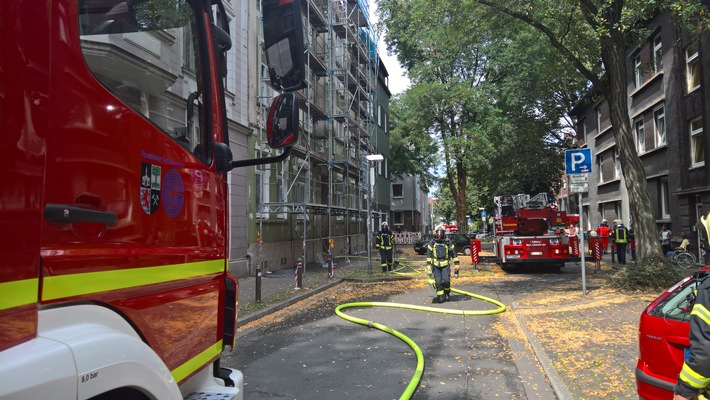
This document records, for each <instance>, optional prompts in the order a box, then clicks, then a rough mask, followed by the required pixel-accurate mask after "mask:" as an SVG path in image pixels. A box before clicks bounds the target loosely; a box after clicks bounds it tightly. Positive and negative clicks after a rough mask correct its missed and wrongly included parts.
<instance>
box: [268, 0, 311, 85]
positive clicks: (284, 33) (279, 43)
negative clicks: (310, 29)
mask: <svg viewBox="0 0 710 400" xmlns="http://www.w3.org/2000/svg"><path fill="white" fill-rule="evenodd" d="M300 3H301V2H300V0H262V13H263V28H264V48H265V50H266V63H267V65H268V68H269V79H270V80H271V86H272V87H274V88H275V89H277V90H283V91H286V92H293V91H295V90H299V89H302V88H304V87H306V81H305V79H306V65H305V62H304V55H303V54H304V50H305V48H304V46H303V21H302V20H301V4H300Z"/></svg>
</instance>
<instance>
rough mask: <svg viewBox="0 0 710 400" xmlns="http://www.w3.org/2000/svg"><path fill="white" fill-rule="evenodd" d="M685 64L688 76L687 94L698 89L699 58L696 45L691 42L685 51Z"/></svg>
mask: <svg viewBox="0 0 710 400" xmlns="http://www.w3.org/2000/svg"><path fill="white" fill-rule="evenodd" d="M685 60H686V61H685V64H686V71H687V76H688V78H687V79H688V93H690V92H692V91H693V90H695V89H697V88H698V87H700V57H698V43H697V42H693V43H691V44H689V45H688V48H686V49H685Z"/></svg>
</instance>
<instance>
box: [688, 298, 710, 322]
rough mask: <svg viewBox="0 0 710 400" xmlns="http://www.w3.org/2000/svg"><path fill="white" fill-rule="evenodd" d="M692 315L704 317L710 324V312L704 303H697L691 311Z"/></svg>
mask: <svg viewBox="0 0 710 400" xmlns="http://www.w3.org/2000/svg"><path fill="white" fill-rule="evenodd" d="M690 315H691V316H692V315H695V316H696V317H698V318H700V319H702V320H703V321H705V323H706V324H708V325H710V312H708V309H707V308H705V306H703V305H702V304H698V303H695V305H694V306H693V311H692V312H691V313H690Z"/></svg>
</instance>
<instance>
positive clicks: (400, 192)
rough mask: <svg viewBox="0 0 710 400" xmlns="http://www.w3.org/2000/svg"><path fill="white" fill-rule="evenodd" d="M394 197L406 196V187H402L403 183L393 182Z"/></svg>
mask: <svg viewBox="0 0 710 400" xmlns="http://www.w3.org/2000/svg"><path fill="white" fill-rule="evenodd" d="M392 197H394V198H402V197H404V188H403V187H402V184H401V183H393V184H392Z"/></svg>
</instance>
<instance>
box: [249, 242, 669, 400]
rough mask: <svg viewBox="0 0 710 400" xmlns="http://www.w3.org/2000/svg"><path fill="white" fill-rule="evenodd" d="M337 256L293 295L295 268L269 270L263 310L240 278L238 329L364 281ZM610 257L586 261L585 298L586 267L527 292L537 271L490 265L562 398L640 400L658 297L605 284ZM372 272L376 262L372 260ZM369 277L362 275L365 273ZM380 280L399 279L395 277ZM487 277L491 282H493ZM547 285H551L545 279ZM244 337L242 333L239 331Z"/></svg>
mask: <svg viewBox="0 0 710 400" xmlns="http://www.w3.org/2000/svg"><path fill="white" fill-rule="evenodd" d="M403 256H404V257H409V258H410V259H411V260H418V259H419V258H421V260H420V261H412V264H414V265H417V264H423V256H417V255H414V254H413V253H412V254H404V255H403ZM459 258H460V260H461V269H462V271H464V270H467V269H469V270H470V269H471V268H472V263H471V261H470V257H467V256H463V255H462V256H460V257H459ZM349 261H350V262H349V263H348V262H346V260H345V259H337V260H336V267H335V269H334V273H335V276H334V278H328V276H327V275H328V269H327V268H317V269H314V268H313V267H311V268H310V269H309V270H307V271H306V273H305V274H304V277H303V287H304V288H303V289H302V290H295V280H294V271H293V270H291V269H288V270H283V271H276V272H272V273H265V274H264V275H263V277H262V278H261V298H262V303H261V305H262V306H261V307H258V308H257V307H255V303H254V299H255V296H256V281H257V279H256V278H254V277H249V278H241V279H240V293H239V309H240V310H239V321H238V322H239V326H244V325H245V324H246V323H248V322H251V321H255V320H258V319H260V318H262V317H264V316H266V315H268V314H270V313H273V312H275V311H278V310H279V309H282V308H284V307H286V306H288V305H291V304H294V303H296V302H298V301H300V300H303V299H304V298H306V297H308V296H311V295H313V294H316V293H319V292H321V291H323V290H326V289H328V288H330V287H332V286H333V285H336V284H338V283H340V282H341V279H342V278H343V277H347V276H348V275H351V274H353V273H357V274H358V276H360V277H361V276H367V275H366V271H367V260H366V259H365V258H351V259H350V260H349ZM610 261H611V259H610V255H609V254H605V255H604V259H603V261H602V264H601V270H600V271H597V272H596V273H595V272H594V263H593V262H587V263H586V267H587V268H586V287H587V294H586V295H584V294H583V293H582V284H581V282H582V279H581V265H579V264H576V265H574V264H573V265H567V266H566V267H565V268H563V272H562V273H560V274H554V273H550V275H549V276H547V275H546V277H545V278H546V279H547V278H550V279H552V280H553V281H554V282H553V283H552V285H551V286H550V287H549V289H546V290H544V291H542V293H544V296H541V294H540V293H541V291H540V290H530V285H534V284H535V281H536V280H538V281H540V280H541V279H540V277H539V276H537V274H509V273H505V272H503V271H501V270H500V269H499V268H498V267H497V266H496V265H495V264H492V265H488V266H486V267H489V268H491V270H492V274H493V275H494V277H493V280H494V282H495V285H496V287H497V290H498V292H499V295H500V299H501V300H502V301H503V302H504V303H505V304H506V305H507V306H508V311H507V312H506V313H504V314H501V315H502V316H505V317H504V318H513V321H517V323H516V324H519V325H520V329H521V330H522V332H523V333H524V336H525V338H524V339H527V342H528V343H529V345H530V346H531V348H532V349H533V351H534V353H535V355H536V357H537V359H538V362H539V363H540V366H541V367H542V369H543V370H544V372H545V374H546V376H547V377H548V379H549V381H550V383H551V386H552V387H553V389H554V391H555V395H556V396H557V398H558V399H569V400H571V399H636V398H638V396H637V395H636V383H635V378H634V372H635V366H636V358H637V352H638V344H637V343H638V322H639V317H640V315H641V312H642V311H643V309H644V308H645V307H646V306H647V305H648V304H649V302H650V301H651V300H653V299H654V298H655V297H656V295H657V294H655V293H653V294H633V295H629V294H624V293H617V292H614V291H612V290H609V289H606V288H604V287H603V284H604V282H605V280H606V278H607V277H608V276H609V275H610V274H612V273H613V272H614V270H615V267H620V265H618V266H617V265H612V264H611V262H610ZM373 264H375V265H374V266H373V271H375V272H377V271H376V270H377V269H379V260H374V259H373ZM363 274H365V275H363ZM376 277H377V278H380V279H401V277H398V276H394V275H393V276H392V277H391V278H389V277H385V278H383V275H382V274H376ZM488 279H490V278H488ZM548 283H549V282H548ZM238 334H240V333H238Z"/></svg>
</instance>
